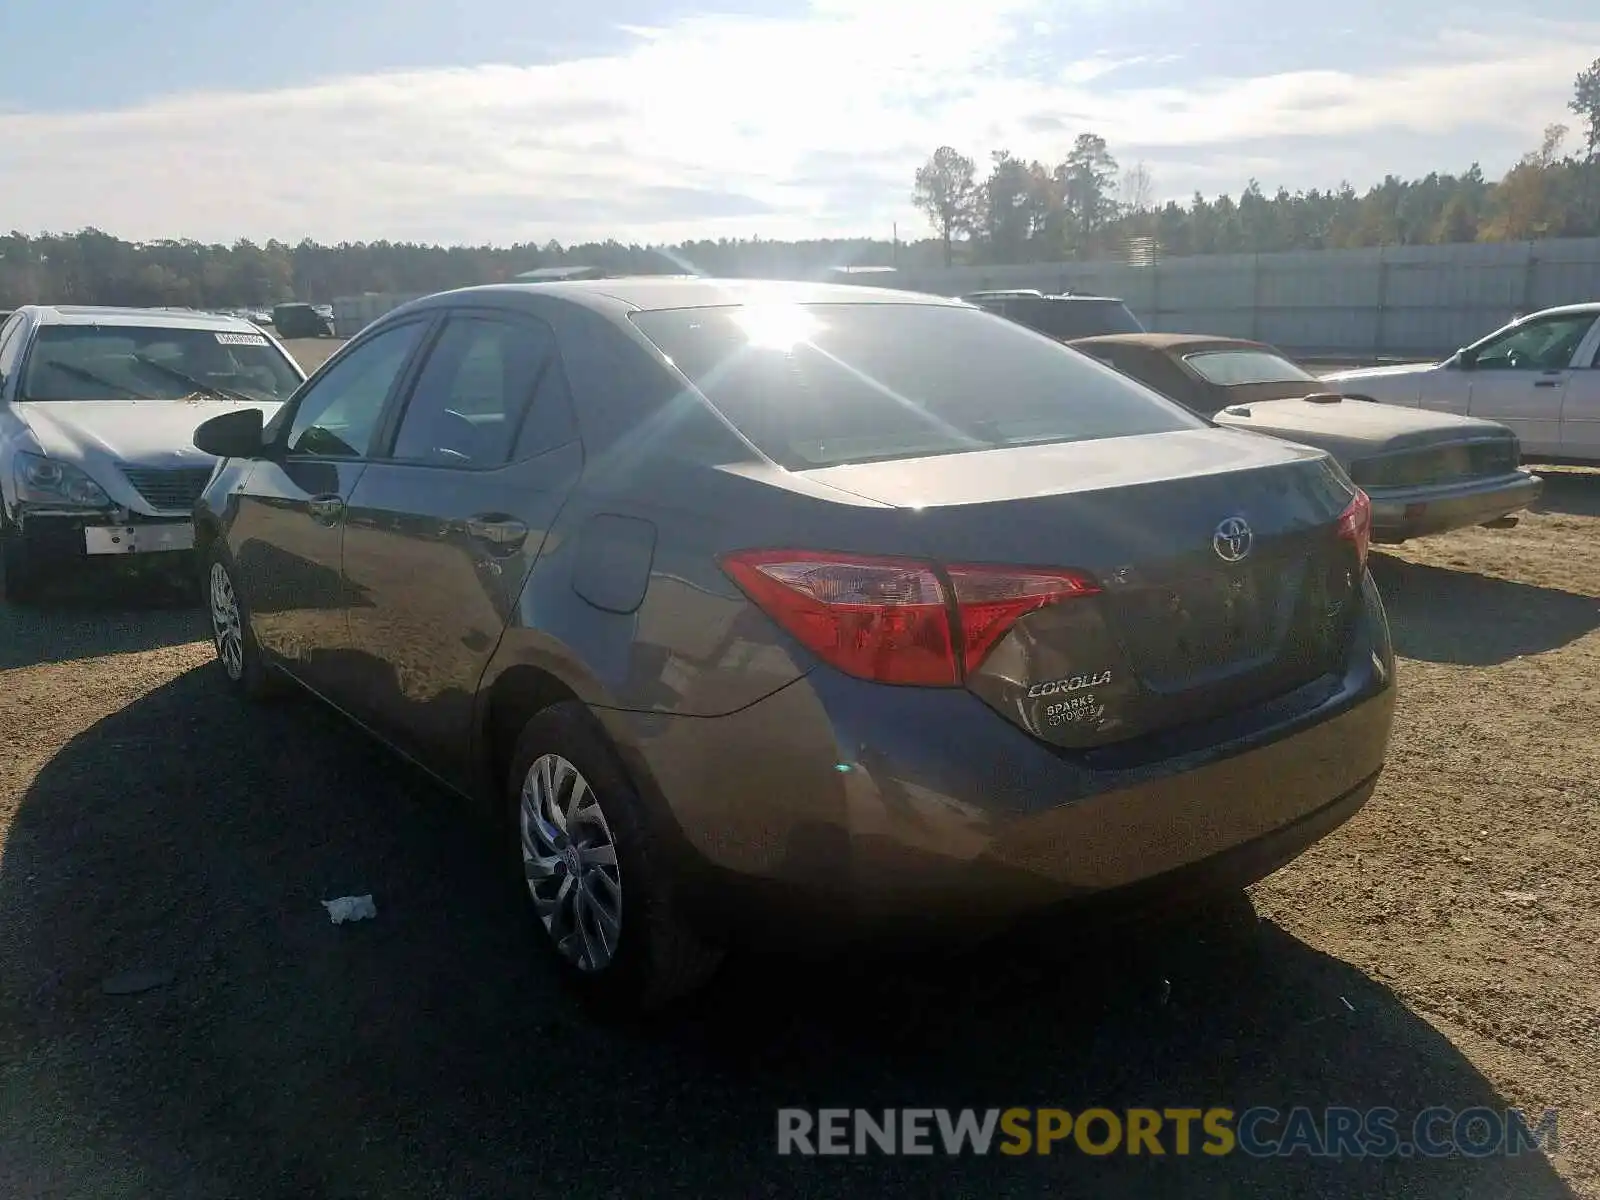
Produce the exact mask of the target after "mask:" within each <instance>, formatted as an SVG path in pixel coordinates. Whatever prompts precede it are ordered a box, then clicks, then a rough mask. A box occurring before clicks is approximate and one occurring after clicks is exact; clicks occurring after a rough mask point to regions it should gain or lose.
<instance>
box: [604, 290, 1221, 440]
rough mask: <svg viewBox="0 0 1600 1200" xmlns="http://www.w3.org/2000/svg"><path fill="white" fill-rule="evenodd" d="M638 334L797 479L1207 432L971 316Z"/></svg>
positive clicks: (866, 308)
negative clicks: (856, 465) (860, 466)
mask: <svg viewBox="0 0 1600 1200" xmlns="http://www.w3.org/2000/svg"><path fill="white" fill-rule="evenodd" d="M633 321H634V323H635V324H636V325H637V326H638V328H639V329H640V330H641V331H642V332H643V333H644V335H645V336H646V337H648V338H649V339H650V341H651V342H653V343H654V344H655V345H656V347H657V348H658V349H660V351H661V352H662V353H663V354H665V355H666V356H667V357H668V358H669V359H671V360H672V363H673V365H674V366H676V367H677V369H678V370H679V371H681V372H682V373H683V374H684V375H685V376H687V377H688V378H689V379H690V380H691V381H692V382H693V383H694V384H695V386H696V387H697V388H699V389H700V391H701V392H702V393H704V395H705V396H706V397H707V399H709V400H710V401H711V403H712V404H714V405H715V406H716V407H717V408H718V409H719V410H720V411H721V412H722V414H723V415H724V416H725V417H727V418H728V420H729V421H731V422H732V423H733V424H734V426H735V427H737V428H738V429H739V430H740V432H742V433H743V434H744V435H745V437H747V438H749V439H750V441H751V442H753V443H754V444H755V445H756V447H757V448H758V449H759V450H760V451H761V452H762V453H763V454H765V455H767V457H769V458H771V459H773V460H774V461H775V462H778V463H780V464H781V465H783V466H785V467H787V468H789V469H790V470H804V469H806V468H808V467H821V466H833V465H837V464H842V463H853V462H868V461H873V460H882V459H890V458H912V457H921V456H925V455H936V454H954V453H960V452H962V451H966V450H984V449H993V448H996V447H1001V446H1016V445H1026V444H1032V443H1043V442H1071V441H1091V440H1095V439H1099V438H1115V437H1131V436H1134V435H1138V434H1148V433H1166V432H1170V431H1172V430H1177V429H1191V428H1197V427H1199V426H1200V425H1201V422H1199V421H1198V420H1197V419H1196V418H1195V417H1193V416H1192V415H1190V414H1189V413H1187V412H1185V411H1184V410H1183V409H1182V408H1181V407H1179V406H1178V405H1176V404H1173V403H1172V402H1170V401H1168V400H1166V399H1164V398H1162V397H1161V396H1158V395H1157V394H1156V393H1155V392H1153V391H1151V390H1149V389H1148V388H1146V387H1144V386H1142V385H1140V384H1138V383H1136V382H1134V381H1133V380H1131V379H1128V378H1127V377H1125V376H1123V375H1119V374H1118V373H1116V372H1115V371H1112V370H1110V369H1109V368H1107V367H1104V366H1102V365H1101V364H1099V363H1097V362H1095V361H1094V360H1092V359H1090V358H1089V357H1087V356H1086V355H1082V354H1079V353H1077V352H1076V351H1073V350H1069V349H1067V348H1066V347H1064V346H1061V345H1059V344H1057V343H1055V342H1052V341H1050V340H1049V339H1048V338H1043V337H1040V336H1038V335H1037V334H1035V333H1031V332H1029V331H1028V330H1027V329H1024V328H1023V327H1021V326H1020V325H1016V324H1013V323H1012V322H1010V321H1006V320H1003V319H1000V318H997V317H994V316H991V315H989V314H987V313H984V312H980V311H978V310H976V309H971V308H955V307H945V306H941V305H923V304H811V305H779V306H772V307H764V306H761V305H751V306H743V307H740V306H725V307H710V308H692V309H668V310H659V311H653V312H641V313H635V314H634V315H633Z"/></svg>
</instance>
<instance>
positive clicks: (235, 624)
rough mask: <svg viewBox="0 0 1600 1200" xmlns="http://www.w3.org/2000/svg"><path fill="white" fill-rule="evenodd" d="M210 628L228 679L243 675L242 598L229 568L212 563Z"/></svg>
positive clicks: (218, 656) (237, 679) (236, 678)
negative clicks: (237, 592)
mask: <svg viewBox="0 0 1600 1200" xmlns="http://www.w3.org/2000/svg"><path fill="white" fill-rule="evenodd" d="M211 630H212V632H213V634H215V636H216V641H217V658H218V659H219V660H221V662H222V669H223V670H224V671H226V672H227V673H228V678H229V679H232V680H234V681H235V682H238V681H239V680H240V679H242V678H244V630H243V628H242V626H241V623H240V619H239V598H238V597H237V596H236V595H234V592H233V580H231V579H229V578H228V569H227V568H226V567H224V566H223V565H222V564H221V563H219V562H214V563H212V564H211Z"/></svg>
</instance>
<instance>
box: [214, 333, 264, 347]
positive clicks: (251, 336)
mask: <svg viewBox="0 0 1600 1200" xmlns="http://www.w3.org/2000/svg"><path fill="white" fill-rule="evenodd" d="M217 341H219V342H221V343H222V344H223V345H224V346H265V345H266V344H267V339H266V338H265V337H263V336H262V335H261V334H259V333H219V334H217Z"/></svg>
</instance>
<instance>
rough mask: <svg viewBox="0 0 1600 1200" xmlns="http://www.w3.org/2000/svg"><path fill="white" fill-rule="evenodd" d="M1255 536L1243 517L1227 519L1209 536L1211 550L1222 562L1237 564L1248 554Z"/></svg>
mask: <svg viewBox="0 0 1600 1200" xmlns="http://www.w3.org/2000/svg"><path fill="white" fill-rule="evenodd" d="M1254 541H1255V534H1253V533H1251V532H1250V524H1249V522H1248V521H1246V520H1245V519H1244V518H1243V517H1229V518H1228V519H1227V520H1226V521H1224V522H1222V524H1220V525H1218V526H1217V529H1216V532H1215V533H1213V534H1212V535H1211V548H1212V549H1213V550H1215V551H1216V552H1217V557H1218V558H1220V559H1221V560H1222V561H1223V562H1238V561H1240V560H1241V559H1243V558H1244V557H1245V556H1246V555H1248V554H1249V553H1250V545H1251V543H1252V542H1254Z"/></svg>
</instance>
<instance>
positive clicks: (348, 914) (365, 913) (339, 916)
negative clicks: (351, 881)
mask: <svg viewBox="0 0 1600 1200" xmlns="http://www.w3.org/2000/svg"><path fill="white" fill-rule="evenodd" d="M322 907H323V908H325V909H327V910H328V920H330V921H332V922H333V923H334V924H335V925H343V924H344V923H345V922H346V921H370V920H371V919H372V918H373V917H376V916H377V915H378V909H377V906H376V905H374V904H373V903H372V897H371V896H340V897H339V898H338V899H337V900H324V901H323V902H322Z"/></svg>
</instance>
